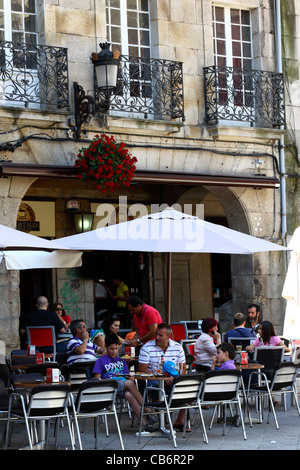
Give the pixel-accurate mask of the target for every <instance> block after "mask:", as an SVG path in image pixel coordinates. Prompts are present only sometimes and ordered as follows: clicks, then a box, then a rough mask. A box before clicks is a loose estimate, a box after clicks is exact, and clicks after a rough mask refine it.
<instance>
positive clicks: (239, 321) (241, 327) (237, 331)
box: [224, 313, 256, 343]
mask: <svg viewBox="0 0 300 470" xmlns="http://www.w3.org/2000/svg"><path fill="white" fill-rule="evenodd" d="M245 324H246V317H245V315H244V314H243V313H236V314H235V315H234V318H233V329H232V330H228V331H227V333H226V335H225V338H224V341H225V343H228V338H256V334H255V332H254V331H253V330H252V329H251V328H245Z"/></svg>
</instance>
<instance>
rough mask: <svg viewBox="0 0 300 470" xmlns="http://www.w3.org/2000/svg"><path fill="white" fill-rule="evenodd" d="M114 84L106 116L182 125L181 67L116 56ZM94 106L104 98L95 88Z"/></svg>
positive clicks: (167, 61) (145, 59)
mask: <svg viewBox="0 0 300 470" xmlns="http://www.w3.org/2000/svg"><path fill="white" fill-rule="evenodd" d="M120 59H121V60H120V67H119V72H118V82H117V88H116V91H115V93H114V94H113V95H112V96H111V97H110V108H109V109H110V112H109V114H110V115H113V116H118V115H121V116H131V114H132V116H133V117H141V118H145V119H147V118H148V119H162V120H172V119H176V118H181V119H182V121H184V102H183V75H182V63H181V62H174V61H169V60H163V59H151V58H141V57H132V56H124V55H121V56H120ZM95 94H96V102H97V103H101V102H103V101H105V95H104V94H102V93H101V91H99V90H98V89H97V87H96V86H95Z"/></svg>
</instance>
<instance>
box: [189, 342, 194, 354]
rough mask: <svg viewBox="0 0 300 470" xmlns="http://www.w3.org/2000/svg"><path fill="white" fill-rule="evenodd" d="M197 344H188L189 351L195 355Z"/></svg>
mask: <svg viewBox="0 0 300 470" xmlns="http://www.w3.org/2000/svg"><path fill="white" fill-rule="evenodd" d="M194 349H195V344H188V350H189V353H190V354H191V355H192V356H194Z"/></svg>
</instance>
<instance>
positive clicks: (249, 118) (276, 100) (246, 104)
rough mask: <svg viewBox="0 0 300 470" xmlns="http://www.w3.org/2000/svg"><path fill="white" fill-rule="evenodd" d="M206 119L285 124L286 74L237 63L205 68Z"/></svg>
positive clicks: (268, 125) (257, 124) (272, 125)
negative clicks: (246, 66) (249, 68)
mask: <svg viewBox="0 0 300 470" xmlns="http://www.w3.org/2000/svg"><path fill="white" fill-rule="evenodd" d="M204 90H205V120H206V122H207V123H208V124H223V125H226V124H227V125H228V124H230V122H231V123H235V125H243V126H251V127H263V128H280V127H284V126H285V107H284V82H283V75H282V74H279V73H273V72H265V71H258V70H246V69H240V68H234V67H223V66H212V67H205V68H204Z"/></svg>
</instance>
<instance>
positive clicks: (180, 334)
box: [171, 323, 188, 342]
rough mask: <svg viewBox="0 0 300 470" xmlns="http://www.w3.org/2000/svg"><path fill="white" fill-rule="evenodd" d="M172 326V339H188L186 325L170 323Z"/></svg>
mask: <svg viewBox="0 0 300 470" xmlns="http://www.w3.org/2000/svg"><path fill="white" fill-rule="evenodd" d="M171 328H172V332H173V334H172V339H173V340H174V341H178V342H179V341H180V340H182V339H188V333H187V327H186V324H185V323H171Z"/></svg>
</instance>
